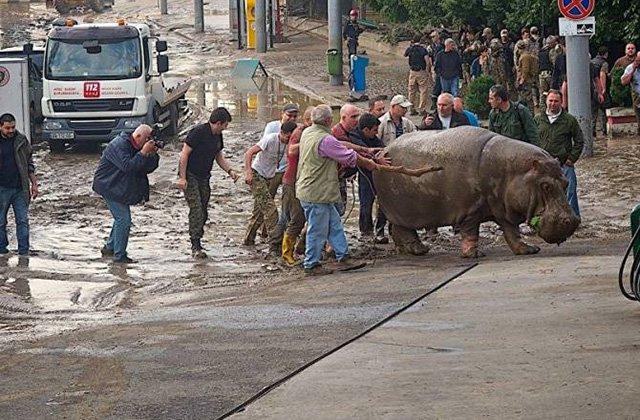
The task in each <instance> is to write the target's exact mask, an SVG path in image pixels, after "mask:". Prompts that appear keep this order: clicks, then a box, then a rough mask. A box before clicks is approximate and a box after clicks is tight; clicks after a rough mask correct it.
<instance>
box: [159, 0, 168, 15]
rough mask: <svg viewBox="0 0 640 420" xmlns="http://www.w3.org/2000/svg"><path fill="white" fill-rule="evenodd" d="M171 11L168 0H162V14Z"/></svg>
mask: <svg viewBox="0 0 640 420" xmlns="http://www.w3.org/2000/svg"><path fill="white" fill-rule="evenodd" d="M168 13H169V11H168V9H167V0H160V14H161V15H166V14H168Z"/></svg>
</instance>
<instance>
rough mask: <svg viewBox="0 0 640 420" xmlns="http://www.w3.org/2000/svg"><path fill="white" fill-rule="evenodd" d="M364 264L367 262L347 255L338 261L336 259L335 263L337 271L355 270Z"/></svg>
mask: <svg viewBox="0 0 640 420" xmlns="http://www.w3.org/2000/svg"><path fill="white" fill-rule="evenodd" d="M366 265H367V263H365V262H362V261H357V260H354V259H353V258H351V257H349V256H348V255H347V256H346V257H344V258H343V259H341V260H340V261H337V262H336V263H335V267H336V270H338V271H351V270H357V269H359V268H363V267H365V266H366Z"/></svg>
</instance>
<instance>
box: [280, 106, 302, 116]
mask: <svg viewBox="0 0 640 420" xmlns="http://www.w3.org/2000/svg"><path fill="white" fill-rule="evenodd" d="M282 112H285V113H287V114H291V113H294V112H300V110H299V108H298V105H296V104H286V105H285V106H284V107H282Z"/></svg>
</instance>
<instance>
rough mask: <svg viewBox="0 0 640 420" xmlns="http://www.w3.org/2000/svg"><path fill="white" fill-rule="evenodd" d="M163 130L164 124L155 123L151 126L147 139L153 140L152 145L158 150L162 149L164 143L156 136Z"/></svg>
mask: <svg viewBox="0 0 640 420" xmlns="http://www.w3.org/2000/svg"><path fill="white" fill-rule="evenodd" d="M163 128H164V124H160V123H155V124H153V125H152V126H151V134H150V135H149V137H150V138H151V139H152V140H153V143H154V144H155V145H156V147H157V148H158V149H162V148H163V147H164V142H163V141H162V140H158V139H157V136H158V134H160V132H161V131H162V129H163Z"/></svg>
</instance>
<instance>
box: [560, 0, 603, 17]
mask: <svg viewBox="0 0 640 420" xmlns="http://www.w3.org/2000/svg"><path fill="white" fill-rule="evenodd" d="M595 6H596V0H558V8H559V9H560V13H562V15H563V16H564V17H566V18H567V19H572V20H581V19H584V18H586V17H588V16H589V15H590V14H591V13H592V12H593V9H594V7H595Z"/></svg>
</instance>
